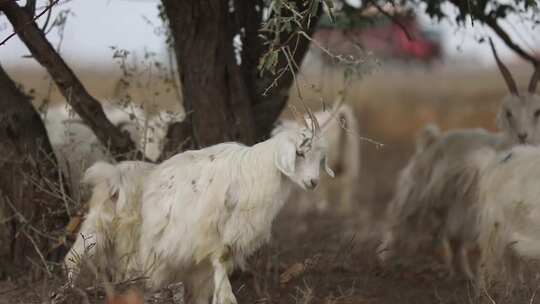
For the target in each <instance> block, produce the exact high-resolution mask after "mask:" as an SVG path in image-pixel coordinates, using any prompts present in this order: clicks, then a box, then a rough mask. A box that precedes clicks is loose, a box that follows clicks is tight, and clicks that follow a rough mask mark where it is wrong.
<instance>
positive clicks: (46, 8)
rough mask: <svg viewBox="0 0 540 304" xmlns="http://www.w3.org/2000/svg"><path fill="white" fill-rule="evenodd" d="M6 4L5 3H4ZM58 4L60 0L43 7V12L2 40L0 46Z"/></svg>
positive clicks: (0, 8)
mask: <svg viewBox="0 0 540 304" xmlns="http://www.w3.org/2000/svg"><path fill="white" fill-rule="evenodd" d="M6 2H7V1H6ZM58 2H60V0H54V1H52V2H51V3H49V5H47V6H46V7H45V9H44V10H43V11H41V13H39V14H37V15H36V16H35V17H34V18H32V20H31V21H29V22H27V23H25V24H23V25H22V26H21V27H19V28H18V29H16V30H14V31H13V33H11V34H9V35H8V36H7V37H6V38H4V40H2V41H1V42H0V46H2V45H4V44H5V43H6V42H7V41H8V40H9V39H11V38H13V36H15V35H17V34H18V33H19V32H21V31H22V30H23V29H24V28H25V27H26V26H28V25H30V24H32V23H33V22H35V21H36V20H37V19H39V18H40V17H41V16H43V14H45V13H46V12H48V11H50V10H51V9H52V7H53V6H54V5H56V3H58ZM0 10H2V7H0Z"/></svg>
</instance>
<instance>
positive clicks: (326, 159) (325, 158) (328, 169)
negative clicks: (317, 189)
mask: <svg viewBox="0 0 540 304" xmlns="http://www.w3.org/2000/svg"><path fill="white" fill-rule="evenodd" d="M324 170H325V171H326V173H327V174H328V175H329V176H330V177H332V178H334V177H335V176H336V174H335V173H334V171H333V170H332V169H331V168H330V166H329V165H328V157H326V156H325V157H324Z"/></svg>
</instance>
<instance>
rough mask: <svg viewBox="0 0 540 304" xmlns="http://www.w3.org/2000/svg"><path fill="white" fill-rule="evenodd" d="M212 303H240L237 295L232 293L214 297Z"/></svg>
mask: <svg viewBox="0 0 540 304" xmlns="http://www.w3.org/2000/svg"><path fill="white" fill-rule="evenodd" d="M212 304H238V302H237V301H236V297H235V296H234V295H233V294H232V293H231V294H229V295H224V296H221V297H214V300H213V301H212Z"/></svg>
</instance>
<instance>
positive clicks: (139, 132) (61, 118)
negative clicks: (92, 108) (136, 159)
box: [44, 104, 183, 201]
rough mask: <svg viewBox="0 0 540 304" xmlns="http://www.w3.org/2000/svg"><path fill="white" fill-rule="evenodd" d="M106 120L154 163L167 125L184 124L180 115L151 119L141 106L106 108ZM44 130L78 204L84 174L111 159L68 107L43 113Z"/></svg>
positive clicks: (55, 108) (171, 114) (153, 117)
mask: <svg viewBox="0 0 540 304" xmlns="http://www.w3.org/2000/svg"><path fill="white" fill-rule="evenodd" d="M103 108H104V111H105V114H106V116H107V118H108V119H109V120H110V121H111V122H112V123H113V124H114V125H116V126H117V127H119V128H120V129H121V130H123V131H125V132H127V133H128V134H129V135H130V137H131V138H132V139H133V141H134V142H135V144H136V146H137V148H138V149H139V150H140V151H143V152H144V154H145V156H146V157H147V158H148V159H151V160H157V158H158V157H159V155H160V153H161V150H162V148H163V145H164V139H165V136H166V132H167V128H168V125H169V124H171V123H173V122H176V121H181V120H182V119H183V117H182V116H181V115H175V114H173V113H169V112H160V113H158V114H156V115H154V116H152V117H147V116H146V114H145V113H144V112H143V111H142V110H141V109H139V108H138V107H129V108H126V109H121V108H118V107H115V106H112V105H108V104H105V105H104V106H103ZM44 122H45V127H46V128H47V132H48V134H49V138H50V141H51V144H52V146H53V149H54V151H55V154H56V157H57V159H58V162H59V166H60V169H61V171H62V172H63V173H64V176H66V177H69V179H70V186H71V190H72V194H73V197H74V199H75V201H80V200H81V189H80V181H81V177H82V175H83V172H84V171H85V170H86V169H87V168H88V167H89V166H90V165H91V164H93V163H94V162H96V161H98V160H108V161H110V160H112V158H111V156H110V154H109V153H108V152H107V148H106V147H104V146H103V145H102V144H101V143H100V142H99V140H98V139H97V137H96V136H95V135H94V133H93V132H92V130H90V128H89V127H87V126H86V125H85V124H84V122H83V121H82V119H81V118H79V117H78V115H76V114H75V113H74V112H73V111H72V110H70V108H69V107H68V106H64V105H62V106H55V107H52V108H50V109H48V111H47V112H46V113H45V114H44Z"/></svg>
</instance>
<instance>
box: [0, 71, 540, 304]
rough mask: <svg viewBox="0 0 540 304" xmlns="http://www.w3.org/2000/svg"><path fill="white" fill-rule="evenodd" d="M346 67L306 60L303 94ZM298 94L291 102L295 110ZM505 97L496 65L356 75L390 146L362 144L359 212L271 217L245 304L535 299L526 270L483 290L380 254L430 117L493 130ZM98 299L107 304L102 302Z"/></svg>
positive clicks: (376, 133)
mask: <svg viewBox="0 0 540 304" xmlns="http://www.w3.org/2000/svg"><path fill="white" fill-rule="evenodd" d="M512 69H513V71H515V74H516V78H517V79H518V82H519V83H521V84H526V83H527V80H528V76H529V75H528V73H529V69H527V67H519V66H517V67H512ZM341 72H342V71H340V70H339V69H336V68H325V69H321V68H320V66H318V65H317V64H313V63H309V64H308V65H306V69H305V73H304V75H303V77H302V78H301V79H302V81H304V84H302V87H303V90H302V96H303V98H304V99H305V100H306V101H307V103H308V104H309V105H310V106H311V107H313V108H317V107H318V106H319V105H320V98H319V97H318V96H321V94H322V96H323V99H324V100H326V101H331V100H333V97H334V96H335V94H336V93H337V92H338V91H339V90H340V89H341V87H342V86H341V83H342V76H341V75H342V73H341ZM79 74H80V75H81V76H82V78H83V82H84V83H86V84H87V86H88V87H89V89H90V91H91V92H92V93H93V95H94V96H97V97H98V98H109V97H110V96H112V95H111V94H113V91H114V88H113V85H112V83H113V81H112V80H111V79H114V77H111V76H110V75H111V74H113V75H114V73H111V72H109V71H82V72H79ZM14 76H15V78H16V79H18V80H21V79H25V81H24V82H25V84H26V83H27V85H25V86H26V87H32V86H33V85H34V84H39V85H41V87H39V88H38V89H36V94H37V95H39V94H42V92H46V90H45V89H44V88H43V84H42V83H41V78H40V77H41V76H38V74H37V73H31V75H29V74H28V72H24V71H22V70H21V71H19V74H17V73H16V75H14ZM119 77H120V74H118V78H119ZM103 79H107V81H105V82H104V81H103ZM307 84H315V85H316V86H318V87H319V88H315V89H313V88H310V87H309V86H308V85H307ZM133 90H134V91H133V92H132V94H133V95H134V96H144V95H143V94H144V92H143V91H144V88H138V89H137V88H134V89H133ZM295 92H296V91H292V93H293V94H292V95H293V96H292V102H293V103H294V104H296V105H297V107H298V96H296V93H295ZM505 93H506V88H505V87H504V83H503V81H502V79H501V77H500V75H499V74H498V73H497V72H496V71H495V70H493V69H488V70H480V69H478V70H473V69H457V68H453V67H434V68H432V69H424V68H415V69H402V70H392V69H382V70H381V71H379V72H377V73H373V74H371V75H366V76H365V77H364V78H363V79H361V80H355V81H353V82H352V83H351V86H350V89H349V90H348V91H347V102H348V103H350V104H352V105H354V107H355V109H356V111H357V114H358V116H359V120H360V124H361V127H360V130H359V131H360V134H361V135H362V136H364V137H368V138H372V139H374V140H376V141H379V142H382V143H383V144H384V147H383V148H382V149H378V148H377V147H376V146H375V145H373V144H370V143H368V142H364V144H363V148H362V155H361V158H362V179H361V180H362V181H361V184H360V185H359V189H360V191H359V192H360V193H361V196H360V197H359V198H358V202H357V205H356V210H354V212H351V213H349V214H346V215H344V214H338V213H335V212H332V211H330V212H328V213H325V214H319V213H316V212H314V211H312V212H308V213H307V214H302V215H300V214H299V213H298V212H297V210H296V206H295V202H294V201H292V202H289V204H288V205H287V206H286V208H285V210H284V212H282V213H281V214H280V216H279V218H278V219H276V221H275V226H274V228H275V229H274V230H275V231H274V240H273V241H272V242H271V244H270V245H269V246H267V247H265V248H263V249H262V250H260V251H259V252H258V253H257V254H255V256H254V257H253V258H252V259H251V267H250V270H249V271H247V272H245V273H240V272H238V273H235V274H234V275H233V278H232V279H233V285H234V288H235V291H236V294H237V296H238V300H239V303H280V304H281V303H300V304H307V303H310V304H313V303H325V304H330V303H332V304H334V303H336V304H337V303H351V304H352V303H361V304H364V303H384V304H386V303H388V304H390V303H415V304H424V303H425V304H428V303H429V304H433V303H533V302H534V297H535V294H536V286H537V283H538V278H536V277H535V276H530V280H529V282H528V284H525V285H518V286H514V287H513V288H512V289H508V288H507V286H503V285H500V286H497V287H496V288H495V289H493V290H490V291H489V292H483V293H482V294H480V295H478V294H475V293H474V292H473V288H472V287H471V286H470V285H469V284H468V283H467V282H464V281H460V280H459V279H448V278H447V277H446V273H445V271H444V269H443V267H441V265H440V263H438V262H437V259H436V258H435V257H434V256H433V254H431V253H429V254H426V255H425V257H422V258H420V259H419V260H418V261H417V260H414V261H413V260H411V261H410V262H409V263H407V264H402V265H396V266H395V267H389V268H384V269H383V268H380V267H379V266H378V265H377V263H376V261H375V258H374V250H375V248H376V246H377V242H378V232H379V225H380V214H381V210H383V209H384V207H385V206H386V202H387V201H388V200H389V198H390V197H391V195H392V192H393V185H394V181H395V177H396V173H397V172H398V170H399V169H400V168H402V167H403V165H404V164H405V162H406V160H407V159H408V158H409V156H410V154H411V152H412V149H413V138H414V134H415V133H416V132H417V131H418V130H419V128H421V127H422V126H423V125H424V124H425V123H427V122H436V123H437V124H439V125H440V126H441V127H442V129H449V128H462V127H484V128H487V129H490V130H494V129H495V126H494V121H495V112H496V110H497V107H498V105H499V100H500V98H501V97H502V96H503V95H504V94H505ZM53 96H55V95H53ZM166 96H168V95H160V97H159V98H157V99H159V100H160V102H159V103H160V104H164V105H165V106H166V107H171V106H173V105H174V104H175V102H174V100H175V99H174V98H172V97H170V96H169V97H166ZM55 98H56V97H55ZM143 99H144V98H143ZM359 157H360V156H359ZM366 214H368V216H366ZM533 269H537V268H533ZM40 284H42V285H43V286H44V287H43V293H41V296H37V295H36V294H35V293H36V290H41V289H39V288H30V289H32V290H30V289H29V288H26V287H27V286H41V285H40ZM55 284H58V282H45V283H43V282H34V283H28V284H26V283H23V284H22V285H21V284H12V283H9V282H3V283H0V303H4V302H3V300H4V299H6V301H5V303H40V302H41V300H43V297H44V296H43V295H44V294H47V293H46V290H47V288H50V286H54V285H55ZM10 288H12V289H10ZM37 293H40V292H37ZM100 301H101V302H100ZM95 302H96V303H103V299H101V300H96V301H95Z"/></svg>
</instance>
